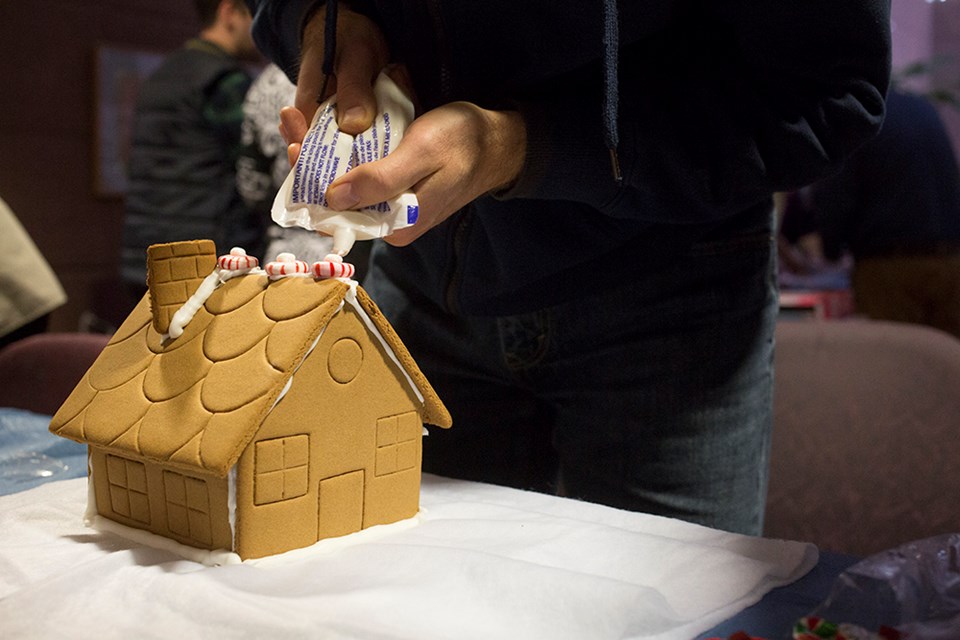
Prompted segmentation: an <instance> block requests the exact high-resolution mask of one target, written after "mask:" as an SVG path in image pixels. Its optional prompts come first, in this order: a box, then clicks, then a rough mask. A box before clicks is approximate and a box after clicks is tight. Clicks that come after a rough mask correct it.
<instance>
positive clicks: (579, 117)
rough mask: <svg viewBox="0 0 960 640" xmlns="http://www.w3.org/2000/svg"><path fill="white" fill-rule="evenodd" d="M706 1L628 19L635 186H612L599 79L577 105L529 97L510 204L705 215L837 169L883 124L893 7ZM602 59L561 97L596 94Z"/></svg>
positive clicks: (624, 123)
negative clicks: (668, 16) (522, 201)
mask: <svg viewBox="0 0 960 640" xmlns="http://www.w3.org/2000/svg"><path fill="white" fill-rule="evenodd" d="M694 4H695V5H696V7H695V10H692V9H691V10H687V11H684V13H683V14H682V15H674V16H673V18H672V20H670V22H669V24H668V26H667V27H666V28H665V29H664V30H662V31H661V32H659V33H655V34H651V35H642V36H638V35H637V34H638V32H639V31H641V30H642V21H638V20H633V19H632V18H633V17H632V16H624V15H623V14H624V13H625V12H624V11H622V12H621V18H622V19H621V41H622V42H624V45H623V46H622V48H621V52H620V61H619V66H620V73H619V76H620V95H619V102H620V118H619V123H618V124H619V131H620V146H619V158H620V164H621V167H622V170H623V173H624V185H623V187H619V186H617V185H616V184H615V183H614V182H613V180H612V178H611V169H610V160H609V154H608V151H607V149H605V148H604V145H603V131H602V120H601V117H600V107H599V105H600V98H599V97H598V94H599V93H600V92H601V91H602V88H601V87H600V86H599V84H597V86H596V88H595V89H596V90H595V91H594V92H590V91H587V92H580V93H573V94H571V93H570V92H567V94H566V99H560V98H559V95H557V96H555V97H556V98H557V99H546V100H544V99H539V98H538V97H536V96H533V97H529V98H528V97H522V98H521V99H520V100H519V102H518V105H519V109H520V110H521V112H522V113H523V115H524V118H525V121H526V123H527V126H528V148H527V157H526V164H525V168H524V171H523V172H522V174H521V176H520V179H519V180H518V181H517V182H516V183H515V184H514V185H513V187H512V188H511V189H510V190H509V191H508V192H506V193H501V194H498V196H499V197H500V198H511V197H517V198H536V199H547V200H551V199H560V200H573V201H579V202H584V203H587V204H590V205H592V206H594V207H596V208H598V209H600V210H602V211H604V212H606V213H608V214H609V215H613V216H616V217H639V218H645V217H647V215H648V214H647V212H652V213H651V214H650V215H651V216H652V219H657V220H660V221H664V220H663V216H664V215H665V212H670V216H671V219H670V220H669V221H671V222H694V221H700V220H704V219H710V218H716V217H722V216H724V215H727V214H731V213H735V212H737V211H742V210H743V209H744V208H745V207H747V206H749V205H751V204H755V203H757V202H758V201H761V200H762V199H765V198H768V197H769V196H770V194H771V193H772V192H774V191H787V190H791V189H794V188H797V187H799V186H802V185H805V184H809V183H811V182H813V181H815V180H816V179H818V178H820V177H822V176H824V175H826V174H828V173H831V172H834V171H836V169H837V168H838V167H839V165H840V164H841V163H842V162H843V160H844V159H845V158H846V157H848V156H849V155H850V154H851V153H852V152H853V151H854V150H855V149H856V148H857V147H858V146H859V145H860V144H862V143H863V142H865V141H866V140H868V139H869V138H870V137H871V136H873V135H874V134H875V133H876V131H877V130H879V127H880V125H881V123H882V120H883V113H884V95H885V93H886V90H887V85H888V78H889V73H890V33H889V6H888V3H887V2H886V0H847V1H845V2H835V1H833V0H796V1H794V0H790V1H784V2H769V1H768V0H725V1H724V2H703V3H694ZM624 6H625V5H624ZM596 64H597V65H599V62H597V63H596ZM591 65H592V63H590V62H586V63H585V66H584V67H583V68H582V69H580V70H577V71H574V72H572V73H570V74H567V76H566V77H564V78H559V79H558V80H559V81H558V82H557V83H556V87H557V91H558V94H559V92H560V91H562V89H561V87H563V86H564V85H566V86H568V87H571V86H579V87H582V86H589V83H588V82H578V76H583V75H584V74H587V75H589V74H591V73H592V75H593V76H596V77H597V78H598V79H599V77H600V71H599V70H598V68H593V69H592V71H591ZM580 79H581V80H582V78H580Z"/></svg>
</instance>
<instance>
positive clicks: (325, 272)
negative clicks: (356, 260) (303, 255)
mask: <svg viewBox="0 0 960 640" xmlns="http://www.w3.org/2000/svg"><path fill="white" fill-rule="evenodd" d="M354 273H356V269H355V268H354V266H353V265H352V264H350V263H349V262H334V261H332V260H324V261H322V262H314V263H313V277H315V278H352V277H353V274H354Z"/></svg>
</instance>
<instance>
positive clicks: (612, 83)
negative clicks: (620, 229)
mask: <svg viewBox="0 0 960 640" xmlns="http://www.w3.org/2000/svg"><path fill="white" fill-rule="evenodd" d="M326 9H327V14H326V22H325V24H324V33H323V67H322V68H323V86H322V87H321V89H320V95H319V96H317V102H321V101H322V100H323V99H324V98H325V97H326V93H327V83H328V82H329V80H330V76H332V75H333V63H334V59H335V57H336V52H337V0H327V7H326ZM619 61H620V22H619V17H618V7H617V0H603V88H604V95H603V141H604V144H606V146H607V149H608V150H609V152H610V169H611V171H612V173H613V179H614V181H616V182H617V184H620V183H622V182H623V174H622V173H621V172H620V158H619V157H618V156H617V147H618V146H619V144H620V133H619V131H618V125H619V117H620V115H619V96H620V88H619V86H618V76H617V66H618V63H619Z"/></svg>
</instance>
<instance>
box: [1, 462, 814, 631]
mask: <svg viewBox="0 0 960 640" xmlns="http://www.w3.org/2000/svg"><path fill="white" fill-rule="evenodd" d="M86 496H87V490H86V480H85V479H82V478H81V479H75V480H66V481H62V482H53V483H50V484H46V485H43V486H40V487H37V488H35V489H31V490H29V491H25V492H21V493H17V494H12V495H8V496H3V497H0V638H4V639H5V640H9V639H14V638H133V637H136V638H165V639H167V640H184V639H187V638H364V639H367V638H373V639H385V638H411V639H417V640H425V639H432V638H451V639H457V640H464V639H469V638H478V639H479V638H482V639H484V640H490V639H497V638H510V639H511V640H516V639H524V640H527V639H535V638H549V639H550V640H558V639H562V638H572V639H576V640H584V639H585V638H586V639H594V638H677V639H681V638H682V639H688V638H691V637H693V636H695V635H696V634H697V633H699V632H702V631H705V630H707V629H709V628H711V627H712V626H714V625H715V624H717V623H719V622H721V621H723V620H725V619H727V618H728V617H730V616H732V615H734V614H735V613H737V612H738V611H740V610H741V609H743V608H745V607H747V606H749V605H750V604H753V603H754V602H757V601H758V600H759V599H760V598H761V597H762V596H763V594H765V593H766V592H767V591H769V590H770V589H771V588H773V587H775V586H778V585H782V584H786V583H789V582H792V581H793V580H795V579H797V578H798V577H800V576H801V575H803V574H804V573H805V572H806V571H807V570H809V569H810V567H812V566H813V565H814V564H815V562H816V549H815V548H814V547H813V546H812V545H808V544H803V543H798V542H786V541H777V540H767V539H760V538H750V537H745V536H740V535H735V534H730V533H724V532H720V531H715V530H712V529H707V528H704V527H699V526H696V525H692V524H689V523H684V522H680V521H677V520H671V519H667V518H658V517H654V516H648V515H643V514H638V513H631V512H626V511H620V510H616V509H611V508H608V507H603V506H599V505H594V504H588V503H583V502H576V501H573V500H567V499H563V498H556V497H552V496H546V495H541V494H536V493H529V492H523V491H517V490H513V489H505V488H502V487H494V486H491V485H484V484H477V483H470V482H463V481H457V480H448V479H445V478H438V477H435V476H430V475H425V476H424V480H423V493H422V498H421V506H422V512H421V515H420V517H419V523H417V524H415V526H399V527H398V526H397V525H391V527H393V528H388V529H385V530H380V531H377V530H375V529H374V530H368V531H366V532H361V533H360V534H356V535H355V536H350V537H348V538H344V539H340V540H339V541H332V542H333V544H328V545H324V543H320V546H318V547H315V548H314V549H312V550H311V551H310V552H307V553H305V552H294V553H292V554H286V555H284V556H279V557H274V558H272V559H267V560H265V561H258V562H253V563H243V564H239V565H231V566H222V567H206V566H203V565H200V564H197V563H195V562H191V561H188V560H184V559H182V558H180V557H178V556H175V555H174V554H172V553H170V552H168V551H161V550H157V549H152V548H148V547H143V546H141V545H138V544H136V543H133V542H131V541H129V540H127V539H125V538H121V537H119V536H116V535H114V534H111V533H105V532H100V531H96V530H92V529H88V528H85V527H84V526H83V524H82V519H83V512H84V508H85V502H86ZM365 534H366V535H365Z"/></svg>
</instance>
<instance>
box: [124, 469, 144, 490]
mask: <svg viewBox="0 0 960 640" xmlns="http://www.w3.org/2000/svg"><path fill="white" fill-rule="evenodd" d="M126 467H127V488H128V489H130V490H131V491H137V492H139V493H146V492H147V468H146V467H144V466H143V465H142V464H140V463H139V462H133V461H127V465H126Z"/></svg>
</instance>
